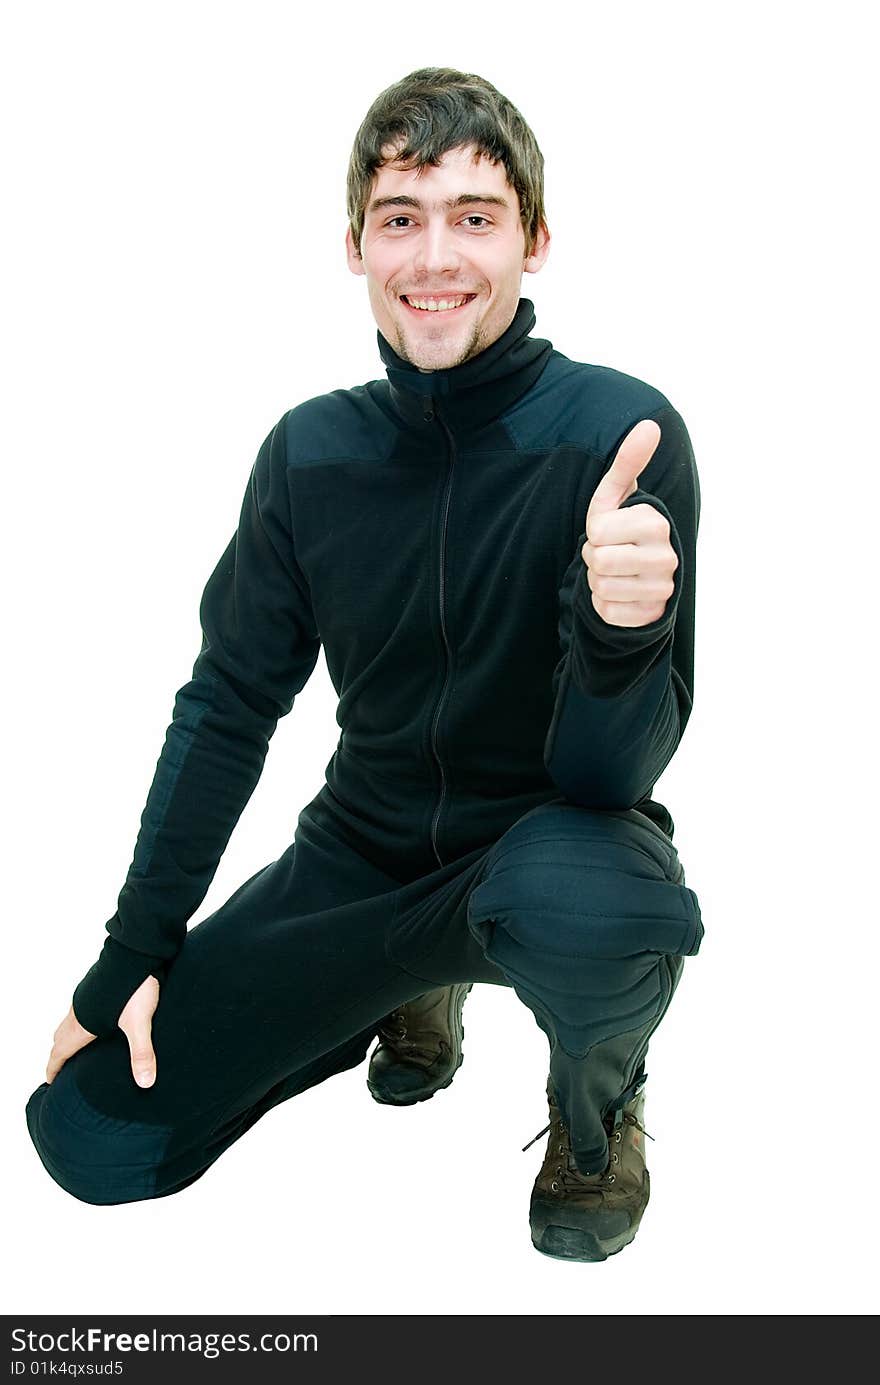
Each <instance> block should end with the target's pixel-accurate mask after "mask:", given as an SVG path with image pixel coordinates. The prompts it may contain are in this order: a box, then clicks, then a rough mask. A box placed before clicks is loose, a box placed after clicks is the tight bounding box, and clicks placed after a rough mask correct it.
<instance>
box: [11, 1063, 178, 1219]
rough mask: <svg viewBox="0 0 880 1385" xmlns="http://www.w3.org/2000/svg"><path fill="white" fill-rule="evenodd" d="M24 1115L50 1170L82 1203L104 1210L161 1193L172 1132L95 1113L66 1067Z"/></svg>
mask: <svg viewBox="0 0 880 1385" xmlns="http://www.w3.org/2000/svg"><path fill="white" fill-rule="evenodd" d="M25 1115H26V1119H27V1128H28V1132H29V1134H30V1137H31V1140H32V1142H33V1144H34V1147H35V1149H36V1151H37V1153H38V1154H39V1156H40V1159H41V1160H42V1162H43V1165H44V1167H45V1168H46V1170H47V1172H48V1173H49V1174H50V1175H51V1176H52V1178H53V1179H54V1180H55V1182H56V1183H58V1184H59V1186H60V1187H62V1188H63V1189H64V1190H65V1191H66V1192H68V1193H70V1194H71V1195H72V1196H73V1197H75V1198H78V1199H79V1200H80V1201H81V1202H88V1203H92V1204H93V1205H96V1206H101V1205H104V1206H106V1205H114V1204H117V1203H121V1202H137V1201H140V1200H142V1199H145V1198H152V1197H156V1196H157V1195H158V1194H157V1173H158V1170H159V1168H160V1165H161V1162H162V1157H163V1155H164V1153H165V1151H166V1149H167V1146H168V1142H169V1138H170V1135H171V1132H170V1131H169V1130H168V1129H167V1128H165V1127H163V1126H158V1125H150V1124H147V1123H145V1122H138V1121H132V1120H122V1119H118V1118H117V1117H114V1116H111V1115H107V1114H105V1113H103V1112H101V1111H98V1110H96V1109H95V1108H94V1107H93V1106H92V1105H91V1104H90V1103H89V1102H87V1101H86V1100H85V1098H84V1097H83V1096H82V1095H81V1094H80V1093H79V1092H78V1090H77V1088H76V1086H75V1085H74V1083H73V1080H72V1071H71V1069H70V1068H69V1067H68V1066H67V1065H65V1067H63V1068H62V1069H61V1071H60V1072H59V1073H58V1074H57V1075H56V1077H55V1078H54V1080H53V1081H52V1083H47V1082H43V1083H41V1085H40V1086H39V1087H37V1089H36V1090H35V1091H34V1092H33V1093H32V1094H31V1096H30V1098H29V1100H28V1102H27V1106H26V1108H25Z"/></svg>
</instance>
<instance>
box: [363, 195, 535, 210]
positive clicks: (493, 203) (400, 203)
mask: <svg viewBox="0 0 880 1385" xmlns="http://www.w3.org/2000/svg"><path fill="white" fill-rule="evenodd" d="M472 202H480V203H482V204H484V205H485V204H488V205H489V206H490V207H505V208H506V209H507V210H508V211H509V210H510V203H509V202H508V200H507V198H506V197H499V196H498V194H497V193H494V192H462V193H460V194H459V195H458V197H448V198H447V199H446V201H445V202H435V203H434V206H435V208H436V210H437V211H445V210H449V211H451V210H452V209H453V207H466V206H469V205H470V204H471V203H472ZM383 207H414V208H415V209H416V211H417V212H421V211H424V205H423V203H421V202H420V201H419V200H418V198H417V197H407V196H405V195H403V194H402V195H401V196H399V197H377V198H376V199H375V200H374V201H373V202H371V203H370V205H369V207H368V209H367V210H368V211H369V212H378V211H381V210H382V208H383Z"/></svg>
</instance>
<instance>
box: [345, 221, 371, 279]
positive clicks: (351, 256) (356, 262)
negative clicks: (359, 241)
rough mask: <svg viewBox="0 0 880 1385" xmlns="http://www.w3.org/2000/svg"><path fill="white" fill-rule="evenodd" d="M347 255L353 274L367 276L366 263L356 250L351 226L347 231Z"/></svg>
mask: <svg viewBox="0 0 880 1385" xmlns="http://www.w3.org/2000/svg"><path fill="white" fill-rule="evenodd" d="M345 254H346V258H347V259H348V267H349V269H350V270H351V272H352V274H366V272H367V271H366V270H365V269H364V262H363V259H362V258H361V256H360V255H359V254H358V252H357V251H356V250H355V248H354V236H353V235H352V234H351V226H347V227H346V229H345Z"/></svg>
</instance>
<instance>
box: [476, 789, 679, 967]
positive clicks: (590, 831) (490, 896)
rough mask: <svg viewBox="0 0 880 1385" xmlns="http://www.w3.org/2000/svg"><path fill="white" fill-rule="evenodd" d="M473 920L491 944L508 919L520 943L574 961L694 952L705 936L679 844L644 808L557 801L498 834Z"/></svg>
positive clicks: (506, 926)
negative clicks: (647, 819)
mask: <svg viewBox="0 0 880 1385" xmlns="http://www.w3.org/2000/svg"><path fill="white" fill-rule="evenodd" d="M468 925H469V927H470V928H471V931H472V932H474V933H475V934H476V935H477V936H478V937H479V938H480V939H481V941H482V942H483V943H484V944H486V943H488V942H489V941H490V938H491V935H492V933H493V931H494V930H493V926H494V925H500V926H501V927H502V928H503V929H504V930H505V931H506V932H507V933H508V935H509V936H510V938H512V939H513V940H514V942H515V943H516V944H517V945H518V946H519V947H520V948H521V949H527V950H531V951H532V952H536V953H544V954H547V955H551V956H556V957H558V958H560V959H569V960H571V961H576V960H577V959H579V958H586V959H592V960H594V961H600V960H602V959H620V958H634V957H635V956H637V955H638V954H640V953H654V954H656V953H669V954H682V955H685V956H688V955H691V954H693V953H695V952H696V951H697V950H698V948H699V943H700V939H701V938H702V934H703V927H702V921H701V918H700V909H699V903H698V901H697V897H696V895H695V894H694V892H693V890H691V889H689V888H688V886H686V885H685V884H684V883H683V882H682V880H681V867H680V863H679V860H678V853H677V851H676V849H675V847H674V846H672V844H671V843H669V842H667V841H665V840H663V839H661V834H660V833H659V832H657V831H655V830H654V829H652V828H651V827H650V826H648V825H645V824H644V823H643V820H642V816H641V814H638V813H635V812H633V811H631V810H630V811H628V812H623V813H616V812H614V813H611V812H605V811H603V810H602V809H591V808H581V807H579V806H577V805H575V804H571V803H567V802H558V801H557V802H554V803H549V804H543V805H542V806H541V807H540V808H538V809H535V810H533V811H532V812H530V813H527V814H525V815H524V816H523V817H522V818H520V819H519V820H518V821H517V822H516V823H514V825H513V826H512V827H511V828H510V829H509V830H508V831H507V832H506V833H504V834H503V836H502V837H500V838H499V840H498V842H497V843H496V844H495V847H494V848H493V849H492V851H491V852H490V853H489V857H488V858H487V862H486V867H485V869H484V872H483V875H482V877H481V879H480V882H479V884H478V885H477V886H476V888H475V889H474V890H473V891H472V893H471V897H470V899H469V903H468Z"/></svg>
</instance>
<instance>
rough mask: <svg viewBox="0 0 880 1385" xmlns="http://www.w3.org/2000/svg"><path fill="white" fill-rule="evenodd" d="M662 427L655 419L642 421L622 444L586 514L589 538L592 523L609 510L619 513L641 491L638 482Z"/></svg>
mask: <svg viewBox="0 0 880 1385" xmlns="http://www.w3.org/2000/svg"><path fill="white" fill-rule="evenodd" d="M659 441H660V425H659V424H658V423H655V422H654V420H653V419H652V418H643V419H641V420H640V421H639V422H638V423H637V424H636V425H635V427H634V428H631V429H630V430H629V432H628V433H627V435H626V437H625V438H624V440H623V442H622V443H621V444H620V446H619V448H618V449H617V452H616V454H615V457H614V461H613V462H612V463H611V466H610V467H609V468H608V470H607V471H606V473H605V475H604V476H603V477H602V480H601V481H600V482H599V484H598V486H597V487H596V489H595V490H594V492H593V498H592V500H591V501H590V508H589V509H588V510H587V523H586V528H587V535H588V537H589V528H590V521H591V520H592V519H594V518H595V517H596V515H600V514H604V513H605V512H606V511H607V510H616V509H618V507H619V506H620V505H621V504H622V503H623V501H624V500H626V498H627V497H628V496H630V495H632V494H633V492H634V491H636V490H637V489H638V487H637V484H636V482H637V479H638V477H639V476H641V474H642V472H643V471H644V469H645V467H646V466H647V465H648V463H649V461H650V460H651V458H652V457H653V455H654V453H655V452H656V451H657V444H658V443H659Z"/></svg>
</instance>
